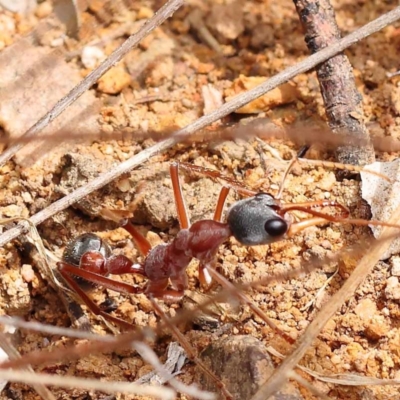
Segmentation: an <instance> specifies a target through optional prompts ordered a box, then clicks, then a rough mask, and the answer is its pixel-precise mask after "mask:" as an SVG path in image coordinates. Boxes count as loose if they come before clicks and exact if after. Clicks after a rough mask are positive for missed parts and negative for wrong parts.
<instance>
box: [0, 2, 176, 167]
mask: <svg viewBox="0 0 400 400" xmlns="http://www.w3.org/2000/svg"><path fill="white" fill-rule="evenodd" d="M182 3H183V0H170V1H169V2H167V3H166V4H165V5H164V6H163V7H162V8H161V9H160V10H159V11H158V12H157V13H156V14H155V15H154V16H153V18H151V19H150V20H149V21H148V22H147V23H146V24H145V25H143V27H142V28H141V29H140V30H139V32H137V33H135V34H133V35H131V36H130V37H129V38H128V39H127V40H126V41H125V42H124V43H123V44H122V45H121V46H120V47H118V48H117V49H116V50H115V51H114V52H113V53H112V54H111V55H110V56H109V57H108V58H107V59H106V60H105V61H104V62H102V63H101V64H100V65H99V66H98V67H97V68H96V69H95V70H93V71H92V72H91V73H90V74H89V75H88V76H87V77H86V78H85V79H84V80H83V81H82V82H81V83H80V84H79V85H77V86H76V87H75V88H74V89H72V90H71V91H70V92H69V93H68V94H67V95H66V96H65V97H63V98H62V99H61V100H59V101H58V102H57V104H56V105H55V106H54V107H53V108H52V109H51V110H50V111H49V112H48V113H47V114H46V115H44V116H43V117H42V118H41V119H39V121H38V122H36V124H35V125H33V126H32V127H31V128H30V129H29V130H28V131H27V132H26V133H25V134H24V136H25V137H31V136H34V135H36V134H37V133H38V132H40V131H41V130H42V129H44V128H45V127H46V126H47V125H48V124H49V123H50V122H51V121H53V120H54V119H55V118H57V117H58V116H59V115H60V114H61V113H62V112H63V111H64V110H66V109H67V108H68V106H70V105H71V104H72V103H73V102H74V101H75V100H77V99H78V98H79V97H80V96H81V95H82V94H83V93H85V91H86V90H88V89H89V88H90V87H91V86H92V85H93V84H94V83H95V82H97V80H98V79H99V78H100V77H101V76H102V75H104V74H105V73H106V72H107V71H108V70H109V69H110V68H111V67H112V66H113V65H115V64H116V63H117V62H118V61H120V60H121V59H122V57H123V56H124V55H125V54H126V53H128V51H130V50H131V49H132V48H133V47H134V46H136V45H137V44H139V43H140V41H141V40H142V39H143V38H144V37H146V36H147V35H148V34H149V33H150V32H152V31H153V30H154V29H155V28H156V27H157V26H159V25H161V24H162V23H163V22H164V21H165V20H166V19H167V18H169V17H170V16H171V15H172V14H173V13H174V12H175V11H176V10H177V9H178V8H179V7H180V6H181V5H182ZM21 147H22V145H21V144H20V143H16V144H15V145H13V146H11V147H10V148H9V149H7V150H6V151H5V152H4V153H3V154H1V155H0V165H3V164H4V163H5V162H7V161H8V160H9V159H10V158H11V157H12V156H13V155H14V154H15V153H16V152H17V151H18V150H20V149H21Z"/></svg>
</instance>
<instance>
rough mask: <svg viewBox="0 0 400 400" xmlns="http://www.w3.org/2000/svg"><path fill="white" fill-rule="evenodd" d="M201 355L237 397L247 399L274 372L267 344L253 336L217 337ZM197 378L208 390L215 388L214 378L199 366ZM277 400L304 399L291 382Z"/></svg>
mask: <svg viewBox="0 0 400 400" xmlns="http://www.w3.org/2000/svg"><path fill="white" fill-rule="evenodd" d="M200 358H201V359H202V361H203V362H204V363H205V364H206V366H207V367H208V368H210V369H211V371H212V372H213V373H214V374H216V375H217V377H218V378H220V379H221V380H222V382H223V383H224V384H225V386H226V389H227V390H228V391H229V392H230V393H231V394H232V396H233V399H238V400H239V399H240V400H247V399H250V398H252V397H253V395H254V394H255V393H256V392H257V390H258V389H259V388H260V386H261V385H262V384H263V383H264V382H265V380H266V379H268V377H269V376H270V375H271V374H272V372H273V370H274V366H273V363H272V361H271V358H270V356H269V354H268V353H267V351H266V350H265V346H264V345H263V344H262V343H261V342H260V341H259V340H257V339H255V338H253V337H251V336H240V335H239V336H233V337H228V338H222V339H218V340H216V341H214V342H213V343H212V344H211V345H209V346H208V347H207V348H206V349H205V350H204V351H203V352H202V353H201V354H200ZM196 381H197V382H198V383H199V384H200V386H201V387H202V388H203V389H205V390H211V391H215V385H214V382H212V381H210V380H209V379H208V377H207V378H206V377H205V376H204V375H203V373H202V372H201V371H200V369H197V370H196ZM270 399H275V400H278V399H279V400H302V399H303V397H302V396H301V394H300V393H299V392H298V391H297V389H296V388H295V387H294V386H292V385H291V384H286V386H285V387H284V388H282V389H281V390H280V391H279V392H278V393H276V394H275V395H274V396H272V397H270Z"/></svg>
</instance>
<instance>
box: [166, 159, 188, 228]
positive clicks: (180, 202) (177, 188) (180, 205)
mask: <svg viewBox="0 0 400 400" xmlns="http://www.w3.org/2000/svg"><path fill="white" fill-rule="evenodd" d="M169 173H170V175H171V181H172V189H173V191H174V199H175V206H176V212H177V214H178V220H179V225H180V228H181V229H188V228H189V227H190V221H189V216H188V212H187V208H186V204H185V200H184V198H183V195H182V188H181V183H180V181H179V164H178V163H172V164H171V165H170V167H169Z"/></svg>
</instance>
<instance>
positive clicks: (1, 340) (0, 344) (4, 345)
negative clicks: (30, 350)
mask: <svg viewBox="0 0 400 400" xmlns="http://www.w3.org/2000/svg"><path fill="white" fill-rule="evenodd" d="M0 348H1V349H3V351H4V352H5V353H6V354H7V355H8V357H9V358H10V360H15V359H18V358H20V357H21V355H20V354H19V352H18V350H17V349H16V348H15V347H14V346H13V345H12V344H11V343H10V342H9V340H8V339H7V337H6V335H4V334H3V333H0ZM2 372H3V371H2ZM29 373H32V374H33V375H34V374H35V373H34V371H33V369H32V367H31V366H26V367H25V370H24V371H23V373H22V374H21V375H24V374H29ZM2 380H5V381H9V379H7V378H5V377H4V375H3V373H2ZM30 383H31V385H32V387H33V388H34V389H35V390H36V393H37V394H38V395H39V396H40V397H41V398H42V399H44V400H55V397H54V396H53V394H52V393H51V392H50V390H49V389H47V388H46V386H44V385H45V384H44V383H41V382H38V381H33V382H30Z"/></svg>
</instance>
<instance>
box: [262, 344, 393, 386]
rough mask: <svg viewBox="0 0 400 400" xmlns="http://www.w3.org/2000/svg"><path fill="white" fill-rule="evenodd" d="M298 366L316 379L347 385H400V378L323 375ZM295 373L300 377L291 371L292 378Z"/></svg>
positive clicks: (275, 353)
mask: <svg viewBox="0 0 400 400" xmlns="http://www.w3.org/2000/svg"><path fill="white" fill-rule="evenodd" d="M267 351H268V352H269V353H271V354H273V355H274V356H275V357H278V358H281V359H284V358H285V356H283V355H282V354H280V353H279V352H278V351H276V350H275V349H274V348H272V347H267ZM296 368H299V369H301V370H302V371H304V372H306V373H307V374H309V375H311V376H312V377H314V378H315V379H318V380H320V381H322V382H327V383H334V384H338V385H346V386H364V385H376V386H378V385H400V379H380V378H371V377H369V376H361V375H354V374H334V375H323V374H320V373H318V372H315V371H312V370H310V369H309V368H306V367H303V366H302V365H297V366H296ZM294 375H296V376H297V377H298V375H297V374H293V371H292V373H291V376H290V378H293V379H296V380H297V377H296V378H295V377H294Z"/></svg>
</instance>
